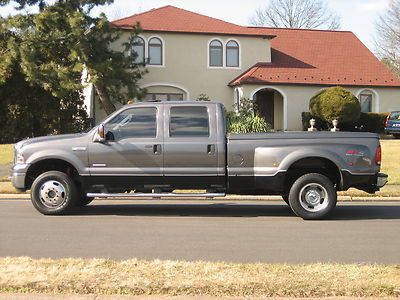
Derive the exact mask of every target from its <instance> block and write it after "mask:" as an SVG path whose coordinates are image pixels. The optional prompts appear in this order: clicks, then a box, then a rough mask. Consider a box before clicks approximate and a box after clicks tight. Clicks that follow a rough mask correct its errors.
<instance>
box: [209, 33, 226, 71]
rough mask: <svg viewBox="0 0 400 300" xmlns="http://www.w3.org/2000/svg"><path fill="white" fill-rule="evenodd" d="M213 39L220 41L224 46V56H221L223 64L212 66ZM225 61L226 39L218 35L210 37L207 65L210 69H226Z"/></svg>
mask: <svg viewBox="0 0 400 300" xmlns="http://www.w3.org/2000/svg"><path fill="white" fill-rule="evenodd" d="M213 41H218V42H220V43H221V47H222V57H221V59H222V61H221V63H222V65H221V66H211V43H212V42H213ZM224 61H225V43H224V41H223V40H221V39H220V38H217V37H214V38H212V39H210V40H209V41H208V43H207V67H208V68H209V69H225V66H224Z"/></svg>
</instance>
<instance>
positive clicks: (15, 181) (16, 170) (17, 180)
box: [11, 164, 29, 191]
mask: <svg viewBox="0 0 400 300" xmlns="http://www.w3.org/2000/svg"><path fill="white" fill-rule="evenodd" d="M28 168H29V164H18V165H14V166H13V168H12V169H11V170H12V174H11V183H12V185H13V186H14V187H15V188H16V189H17V190H21V191H26V187H25V178H26V172H27V171H28Z"/></svg>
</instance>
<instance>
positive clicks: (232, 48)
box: [226, 41, 239, 67]
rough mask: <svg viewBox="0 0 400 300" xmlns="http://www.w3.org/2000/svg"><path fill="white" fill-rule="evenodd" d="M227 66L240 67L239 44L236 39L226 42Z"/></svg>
mask: <svg viewBox="0 0 400 300" xmlns="http://www.w3.org/2000/svg"><path fill="white" fill-rule="evenodd" d="M226 66H227V67H239V44H238V43H237V42H235V41H229V42H228V43H227V44H226Z"/></svg>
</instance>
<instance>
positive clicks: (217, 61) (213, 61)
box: [209, 40, 223, 67]
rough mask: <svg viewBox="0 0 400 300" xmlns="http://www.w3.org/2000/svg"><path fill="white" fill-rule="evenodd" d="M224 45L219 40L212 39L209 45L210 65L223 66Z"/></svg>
mask: <svg viewBox="0 0 400 300" xmlns="http://www.w3.org/2000/svg"><path fill="white" fill-rule="evenodd" d="M222 56H223V47H222V43H221V42H220V41H218V40H212V41H211V42H210V45H209V57H210V62H209V64H210V67H222V65H223V58H222Z"/></svg>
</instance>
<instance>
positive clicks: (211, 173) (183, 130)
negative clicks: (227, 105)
mask: <svg viewBox="0 0 400 300" xmlns="http://www.w3.org/2000/svg"><path fill="white" fill-rule="evenodd" d="M211 124H217V123H216V106H215V105H211V104H205V103H199V104H190V105H187V106H185V105H184V104H183V103H181V104H179V105H174V104H169V103H166V104H165V106H164V176H165V179H166V181H167V182H170V180H171V179H172V178H178V182H177V183H176V184H175V186H182V184H179V183H182V182H188V181H189V182H190V180H191V179H189V178H188V177H192V176H196V177H201V181H202V182H203V183H207V182H208V183H210V184H212V182H213V181H214V180H215V177H216V176H217V175H218V174H217V164H218V153H217V151H218V147H217V130H216V128H215V125H214V128H213V127H212V126H211ZM179 178H180V179H179ZM179 180H181V181H180V182H179ZM195 180H197V179H195ZM183 185H184V184H183Z"/></svg>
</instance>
